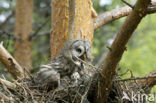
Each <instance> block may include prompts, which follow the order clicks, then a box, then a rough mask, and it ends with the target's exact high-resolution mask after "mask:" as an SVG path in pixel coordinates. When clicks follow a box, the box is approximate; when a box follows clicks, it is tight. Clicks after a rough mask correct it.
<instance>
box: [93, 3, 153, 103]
mask: <svg viewBox="0 0 156 103" xmlns="http://www.w3.org/2000/svg"><path fill="white" fill-rule="evenodd" d="M150 2H151V1H150V0H138V1H137V2H136V4H135V6H134V9H133V11H132V12H131V13H130V14H129V16H128V17H127V19H126V21H125V22H124V24H123V25H122V27H121V28H120V30H119V31H118V33H117V36H116V38H115V40H114V42H113V44H112V45H111V47H110V48H111V51H109V52H108V54H107V56H106V58H105V60H104V61H105V63H104V65H103V67H102V74H103V76H104V77H102V76H101V77H100V78H99V79H100V81H99V82H100V83H99V85H98V87H97V94H96V96H95V101H96V102H97V103H105V102H106V101H107V97H108V95H109V92H110V90H111V88H112V83H113V79H114V76H115V73H116V66H117V65H118V63H119V61H120V60H121V57H122V55H123V53H124V51H125V50H126V44H127V42H128V40H129V39H130V37H131V36H132V33H133V32H134V30H135V29H136V27H137V26H138V24H139V23H140V21H141V20H142V18H143V17H144V16H145V15H146V14H147V7H148V5H149V4H150Z"/></svg>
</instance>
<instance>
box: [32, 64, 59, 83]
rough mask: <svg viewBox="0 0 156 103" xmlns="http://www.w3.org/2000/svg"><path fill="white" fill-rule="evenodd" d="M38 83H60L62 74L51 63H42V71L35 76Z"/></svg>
mask: <svg viewBox="0 0 156 103" xmlns="http://www.w3.org/2000/svg"><path fill="white" fill-rule="evenodd" d="M34 82H35V83H36V84H48V85H52V84H54V85H55V86H59V85H60V74H59V73H58V72H57V71H56V70H55V69H54V68H53V67H52V66H51V65H50V64H47V65H41V66H40V71H39V72H37V74H36V75H35V76H34Z"/></svg>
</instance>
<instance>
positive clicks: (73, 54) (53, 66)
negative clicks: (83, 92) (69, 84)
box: [34, 39, 91, 86]
mask: <svg viewBox="0 0 156 103" xmlns="http://www.w3.org/2000/svg"><path fill="white" fill-rule="evenodd" d="M78 58H79V59H81V60H83V61H85V62H87V63H88V62H90V61H91V44H90V42H89V41H87V40H85V39H72V40H69V41H67V42H66V43H65V44H64V46H63V47H62V49H61V51H60V53H59V55H58V56H57V57H56V58H54V59H53V60H51V61H50V62H49V63H47V64H45V65H41V67H40V71H39V72H38V73H37V74H36V75H35V76H34V81H35V83H54V84H55V83H56V84H57V86H58V85H60V78H63V77H65V76H67V77H69V78H72V77H73V74H75V73H78V74H76V75H80V76H81V74H84V73H82V71H84V70H83V69H85V67H86V66H85V65H86V64H84V63H83V62H81V61H80V60H79V59H78ZM77 77H79V76H77Z"/></svg>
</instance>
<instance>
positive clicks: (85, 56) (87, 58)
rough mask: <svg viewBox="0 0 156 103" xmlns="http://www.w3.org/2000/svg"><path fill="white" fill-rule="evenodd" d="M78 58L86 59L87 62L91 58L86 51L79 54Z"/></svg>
mask: <svg viewBox="0 0 156 103" xmlns="http://www.w3.org/2000/svg"><path fill="white" fill-rule="evenodd" d="M80 59H82V60H84V61H87V62H90V61H91V58H90V56H89V55H87V53H84V54H83V55H82V56H80Z"/></svg>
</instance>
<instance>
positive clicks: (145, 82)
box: [137, 70, 156, 88]
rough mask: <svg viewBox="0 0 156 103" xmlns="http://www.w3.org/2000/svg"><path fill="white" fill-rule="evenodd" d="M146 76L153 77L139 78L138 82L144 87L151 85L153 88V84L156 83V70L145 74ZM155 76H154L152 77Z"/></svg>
mask: <svg viewBox="0 0 156 103" xmlns="http://www.w3.org/2000/svg"><path fill="white" fill-rule="evenodd" d="M144 77H151V78H147V79H141V80H137V82H138V83H139V84H140V85H141V86H142V87H143V88H145V87H149V88H152V87H153V86H155V85H156V70H155V71H153V72H151V73H149V74H147V75H145V76H144ZM152 77H153V78H152ZM154 77H155V78H154Z"/></svg>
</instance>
